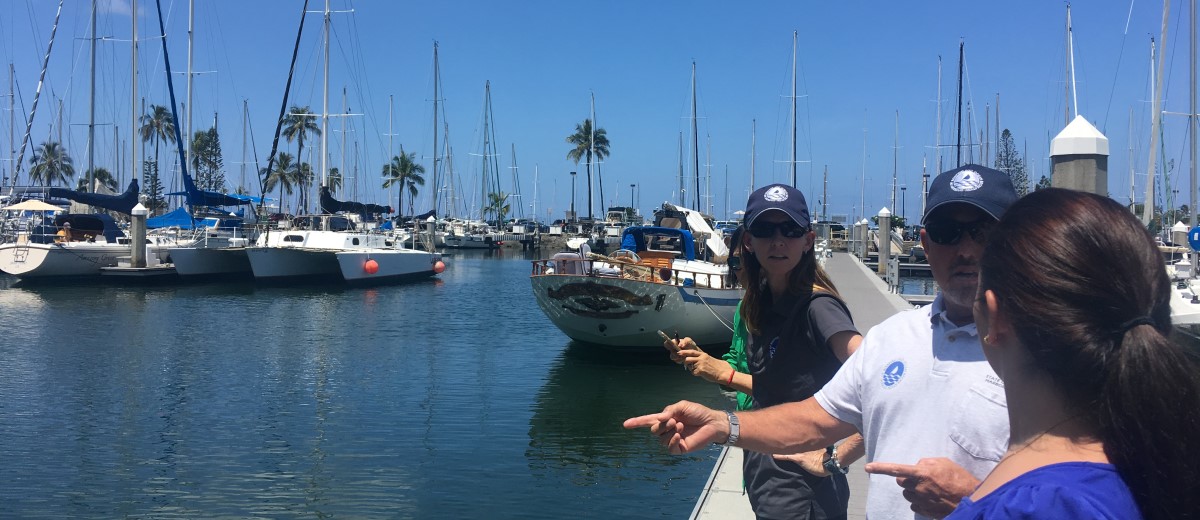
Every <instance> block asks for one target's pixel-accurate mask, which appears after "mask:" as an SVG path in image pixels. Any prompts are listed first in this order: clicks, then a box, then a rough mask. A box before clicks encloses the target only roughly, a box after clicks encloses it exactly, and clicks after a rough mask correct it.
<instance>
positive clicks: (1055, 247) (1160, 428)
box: [950, 188, 1200, 519]
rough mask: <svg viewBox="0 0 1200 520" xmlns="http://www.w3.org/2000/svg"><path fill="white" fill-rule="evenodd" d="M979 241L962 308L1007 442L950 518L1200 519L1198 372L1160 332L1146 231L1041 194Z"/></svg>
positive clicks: (1079, 200)
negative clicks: (977, 270)
mask: <svg viewBox="0 0 1200 520" xmlns="http://www.w3.org/2000/svg"><path fill="white" fill-rule="evenodd" d="M987 240H988V244H987V250H986V252H985V253H984V255H983V260H982V264H981V274H980V281H979V293H978V297H977V299H976V302H975V308H974V312H975V320H976V323H977V325H978V327H979V333H980V335H981V336H982V337H983V350H984V353H985V354H986V355H987V358H988V362H989V363H990V364H991V365H992V367H993V368H994V369H995V371H996V374H997V375H999V376H1000V378H1001V379H1002V380H1003V383H1004V389H1005V395H1006V397H1007V400H1008V411H1009V424H1010V427H1011V435H1010V438H1009V448H1008V452H1007V453H1006V454H1005V456H1004V458H1003V459H1001V461H1000V463H999V464H998V465H997V466H996V467H995V469H993V470H992V472H991V473H990V474H989V475H988V477H987V478H986V479H985V480H984V481H983V482H982V483H981V484H980V486H979V488H978V489H976V491H975V492H974V493H973V494H972V495H971V496H970V497H968V498H966V499H964V500H963V501H962V503H961V504H960V505H959V507H958V508H957V509H956V510H955V511H954V513H953V514H952V515H951V516H950V518H954V519H959V518H1035V517H1036V518H1122V519H1125V518H1149V519H1168V518H1169V519H1180V518H1200V492H1197V491H1196V483H1197V481H1200V448H1197V447H1196V446H1195V444H1194V443H1195V441H1196V436H1197V434H1200V368H1198V365H1197V362H1196V359H1194V358H1193V357H1192V356H1190V355H1189V354H1188V353H1187V352H1185V351H1184V350H1183V348H1182V347H1181V346H1180V345H1178V344H1177V343H1175V342H1174V341H1172V340H1171V338H1170V335H1171V317H1170V294H1171V291H1170V285H1169V284H1170V281H1169V280H1168V279H1167V275H1166V272H1165V270H1164V269H1163V265H1162V259H1161V256H1160V253H1159V252H1158V249H1157V248H1156V247H1155V244H1154V239H1153V238H1152V237H1151V235H1150V234H1149V233H1148V232H1147V231H1146V229H1145V228H1144V227H1143V226H1142V225H1141V223H1140V222H1139V221H1138V220H1137V219H1136V218H1135V217H1134V216H1133V215H1132V214H1131V213H1130V212H1129V210H1128V209H1126V208H1124V207H1122V206H1121V205H1120V204H1117V203H1116V202H1115V201H1113V200H1112V199H1109V198H1107V197H1101V196H1098V195H1093V194H1090V193H1083V192H1076V191H1069V190H1062V189H1054V188H1051V189H1045V190H1040V191H1036V192H1034V193H1033V194H1030V195H1028V196H1026V197H1024V198H1022V199H1021V200H1019V201H1018V202H1016V203H1015V204H1013V206H1012V207H1011V208H1009V210H1008V212H1007V213H1005V215H1004V217H1003V218H1002V219H1000V222H999V223H998V224H997V225H996V227H995V228H994V229H993V230H992V231H991V232H990V233H989V236H988V238H987Z"/></svg>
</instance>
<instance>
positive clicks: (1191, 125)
mask: <svg viewBox="0 0 1200 520" xmlns="http://www.w3.org/2000/svg"><path fill="white" fill-rule="evenodd" d="M1189 13H1190V14H1191V15H1192V38H1191V40H1192V41H1191V43H1192V45H1191V52H1190V54H1191V57H1190V58H1191V59H1189V60H1188V63H1190V64H1191V67H1189V69H1191V73H1192V74H1191V76H1192V77H1191V85H1192V86H1191V98H1192V99H1191V103H1190V110H1188V137H1189V138H1190V141H1191V142H1190V143H1189V147H1190V148H1191V153H1192V161H1191V162H1192V164H1191V166H1192V167H1191V176H1190V177H1191V180H1190V181H1189V183H1188V184H1189V186H1188V187H1189V189H1188V213H1189V215H1188V217H1190V218H1189V220H1188V229H1194V228H1195V227H1196V57H1197V54H1196V0H1192V5H1191V11H1189ZM1188 256H1190V257H1191V258H1192V270H1191V271H1188V272H1189V273H1191V274H1192V276H1195V275H1196V266H1197V261H1196V260H1197V259H1196V255H1195V254H1191V255H1188Z"/></svg>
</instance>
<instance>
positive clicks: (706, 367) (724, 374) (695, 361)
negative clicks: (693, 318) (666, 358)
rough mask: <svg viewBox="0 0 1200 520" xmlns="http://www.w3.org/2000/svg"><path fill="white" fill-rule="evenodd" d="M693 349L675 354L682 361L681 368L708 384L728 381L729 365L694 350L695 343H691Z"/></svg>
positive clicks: (697, 349)
mask: <svg viewBox="0 0 1200 520" xmlns="http://www.w3.org/2000/svg"><path fill="white" fill-rule="evenodd" d="M692 346H693V348H685V349H681V350H680V351H679V353H678V354H677V355H678V356H679V357H680V358H681V359H683V366H684V368H686V369H687V370H688V372H691V373H692V375H694V376H696V377H699V378H702V379H704V380H705V381H708V382H710V383H722V384H724V383H725V382H726V381H729V371H730V370H733V368H730V366H729V363H726V362H725V361H724V360H721V359H717V358H714V357H712V356H710V355H708V353H707V352H704V351H703V350H700V349H699V348H695V343H692Z"/></svg>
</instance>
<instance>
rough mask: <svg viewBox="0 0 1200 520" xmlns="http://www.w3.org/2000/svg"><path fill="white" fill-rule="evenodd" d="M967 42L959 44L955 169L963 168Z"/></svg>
mask: <svg viewBox="0 0 1200 520" xmlns="http://www.w3.org/2000/svg"><path fill="white" fill-rule="evenodd" d="M964 45H966V42H964V41H961V40H960V41H959V42H958V140H957V141H956V142H955V144H954V149H955V150H956V151H957V152H958V153H957V154H956V158H955V163H954V167H955V168H958V167H959V166H962V77H963V46H964Z"/></svg>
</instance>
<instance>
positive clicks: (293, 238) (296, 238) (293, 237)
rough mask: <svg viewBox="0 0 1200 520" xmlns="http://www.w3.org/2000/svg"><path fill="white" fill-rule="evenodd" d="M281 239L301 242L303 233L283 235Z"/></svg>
mask: <svg viewBox="0 0 1200 520" xmlns="http://www.w3.org/2000/svg"><path fill="white" fill-rule="evenodd" d="M283 241H284V242H303V241H304V235H284V236H283Z"/></svg>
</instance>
